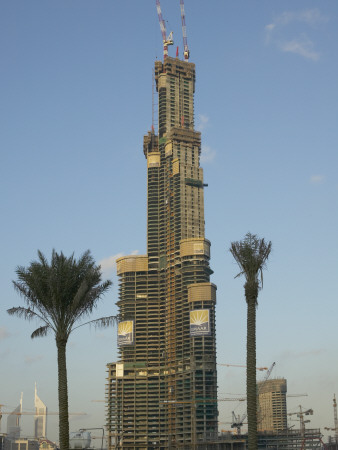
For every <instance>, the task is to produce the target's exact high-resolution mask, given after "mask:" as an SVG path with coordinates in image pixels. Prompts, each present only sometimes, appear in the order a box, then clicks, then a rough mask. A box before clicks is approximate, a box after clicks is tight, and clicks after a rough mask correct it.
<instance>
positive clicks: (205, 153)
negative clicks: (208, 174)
mask: <svg viewBox="0 0 338 450" xmlns="http://www.w3.org/2000/svg"><path fill="white" fill-rule="evenodd" d="M215 156H216V151H215V150H213V149H212V148H211V147H209V146H208V145H203V146H202V151H201V163H210V162H212V161H213V160H214V159H215Z"/></svg>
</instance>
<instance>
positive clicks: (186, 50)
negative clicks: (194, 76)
mask: <svg viewBox="0 0 338 450" xmlns="http://www.w3.org/2000/svg"><path fill="white" fill-rule="evenodd" d="M180 7H181V19H182V34H183V55H184V59H185V61H188V60H189V55H190V52H189V48H188V40H187V27H186V25H185V12H184V0H180Z"/></svg>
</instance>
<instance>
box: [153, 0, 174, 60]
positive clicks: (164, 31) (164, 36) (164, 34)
mask: <svg viewBox="0 0 338 450" xmlns="http://www.w3.org/2000/svg"><path fill="white" fill-rule="evenodd" d="M156 8H157V14H158V20H159V22H160V28H161V33H162V39H163V59H166V58H167V56H168V45H173V44H174V40H173V32H172V31H171V32H170V33H169V36H168V37H167V29H166V26H165V22H164V20H163V17H162V10H161V4H160V0H156Z"/></svg>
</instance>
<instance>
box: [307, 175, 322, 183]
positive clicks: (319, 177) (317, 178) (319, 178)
mask: <svg viewBox="0 0 338 450" xmlns="http://www.w3.org/2000/svg"><path fill="white" fill-rule="evenodd" d="M324 179H325V177H324V175H312V176H311V177H310V182H311V183H312V184H319V183H322V182H323V181H324Z"/></svg>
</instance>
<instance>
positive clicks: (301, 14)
mask: <svg viewBox="0 0 338 450" xmlns="http://www.w3.org/2000/svg"><path fill="white" fill-rule="evenodd" d="M327 21H328V18H327V17H326V16H324V15H322V13H321V12H320V11H319V9H318V8H313V9H306V10H302V11H285V12H283V13H282V14H280V15H279V16H277V17H275V19H274V21H273V22H272V23H270V24H268V25H266V26H265V32H266V44H270V43H273V44H274V45H275V46H276V47H277V48H279V49H280V50H281V51H283V52H289V53H294V54H297V55H300V56H302V57H303V58H306V59H309V60H312V61H318V59H319V56H320V55H319V53H318V52H317V51H315V50H314V43H313V42H312V41H311V39H309V38H308V37H307V36H306V35H305V33H304V32H303V33H302V34H301V35H298V36H290V38H286V37H285V33H287V32H288V33H289V32H290V31H289V30H287V29H286V27H287V26H288V25H290V24H295V23H298V24H299V26H301V24H303V25H306V27H307V28H308V27H315V26H317V25H319V24H321V23H325V22H327ZM303 28H304V27H303ZM292 33H294V32H293V31H292Z"/></svg>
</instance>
